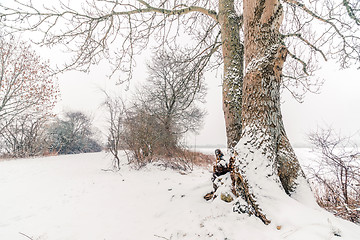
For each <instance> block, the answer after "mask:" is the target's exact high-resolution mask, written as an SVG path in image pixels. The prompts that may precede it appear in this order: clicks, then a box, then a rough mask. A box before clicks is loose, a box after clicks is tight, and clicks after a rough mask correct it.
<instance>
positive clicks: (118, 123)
mask: <svg viewBox="0 0 360 240" xmlns="http://www.w3.org/2000/svg"><path fill="white" fill-rule="evenodd" d="M103 92H104V94H105V95H106V99H105V102H104V103H103V104H104V106H105V108H106V109H107V113H108V115H109V116H108V133H107V145H106V148H107V150H109V151H110V153H111V154H112V155H113V156H114V164H113V167H114V169H116V170H120V158H119V150H120V149H122V150H124V151H126V150H127V149H126V145H125V141H124V123H125V119H126V117H127V115H126V114H127V109H126V106H125V103H124V101H123V100H122V99H121V98H120V97H116V98H114V97H110V96H109V94H108V93H106V92H105V91H103Z"/></svg>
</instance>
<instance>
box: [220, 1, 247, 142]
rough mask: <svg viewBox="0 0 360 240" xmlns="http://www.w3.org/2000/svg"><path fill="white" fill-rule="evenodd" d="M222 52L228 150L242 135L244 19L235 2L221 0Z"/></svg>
mask: <svg viewBox="0 0 360 240" xmlns="http://www.w3.org/2000/svg"><path fill="white" fill-rule="evenodd" d="M219 23H220V25H221V38H222V51H223V59H224V81H223V110H224V117H225V125H226V136H227V145H228V148H233V147H234V146H235V145H236V143H237V142H238V141H239V140H240V135H241V99H242V84H243V62H244V59H243V54H244V46H243V45H242V44H241V42H240V35H239V28H240V19H239V17H238V16H237V14H236V12H235V9H234V0H220V1H219Z"/></svg>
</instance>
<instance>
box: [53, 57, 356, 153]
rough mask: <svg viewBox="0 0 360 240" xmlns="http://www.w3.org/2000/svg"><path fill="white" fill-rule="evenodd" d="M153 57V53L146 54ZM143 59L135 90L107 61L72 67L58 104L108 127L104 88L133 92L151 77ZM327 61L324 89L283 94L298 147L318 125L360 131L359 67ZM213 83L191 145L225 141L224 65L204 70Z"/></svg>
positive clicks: (288, 128)
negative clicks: (84, 68)
mask: <svg viewBox="0 0 360 240" xmlns="http://www.w3.org/2000/svg"><path fill="white" fill-rule="evenodd" d="M142 59H148V60H150V56H148V55H145V56H142ZM141 62H142V61H141V60H140V62H138V67H137V69H136V71H135V75H134V78H133V80H132V81H131V82H130V90H129V91H128V92H126V91H124V88H125V86H124V85H120V86H117V85H116V84H115V83H116V80H115V79H108V78H107V77H106V72H108V71H107V70H108V69H107V67H106V65H101V64H100V65H99V66H95V67H93V68H92V70H91V72H90V73H89V74H86V73H82V72H76V71H71V72H67V73H65V74H62V75H60V76H59V85H60V90H61V101H60V102H59V103H58V105H57V107H56V111H57V112H61V111H62V110H83V111H85V112H86V113H88V114H91V115H92V116H93V118H94V123H95V125H96V126H97V127H98V128H99V129H102V130H103V129H105V122H104V121H105V119H104V116H105V115H104V112H103V109H101V107H100V105H101V102H102V101H103V100H104V96H103V94H102V93H101V91H100V89H105V90H107V91H110V92H113V93H117V94H119V95H123V96H125V98H126V96H129V95H131V92H132V90H133V89H134V88H135V86H137V85H139V83H140V82H141V81H143V80H144V79H146V68H145V67H144V64H142V63H141ZM328 65H329V66H326V65H325V66H323V68H322V70H320V71H319V72H318V76H321V77H323V78H324V79H326V81H325V84H324V86H323V87H322V88H321V93H320V94H312V93H308V94H307V95H306V97H305V99H304V102H303V103H298V102H297V101H296V100H294V99H293V98H292V97H291V96H290V94H289V93H287V92H284V93H283V96H282V100H283V104H282V113H283V118H284V124H285V128H286V131H287V134H288V136H289V138H290V141H291V143H292V144H293V145H294V146H295V147H299V146H306V145H308V142H307V134H308V133H309V132H311V131H315V130H316V129H317V128H318V127H333V128H334V129H335V130H337V131H340V132H341V133H342V134H344V135H351V134H355V138H357V139H359V138H360V134H359V132H358V131H359V130H360V94H359V90H360V70H356V69H347V70H341V71H340V70H338V69H337V68H336V67H335V66H334V65H332V64H328ZM205 79H206V83H207V86H208V94H207V97H206V100H207V102H206V104H205V105H204V107H205V108H206V110H207V112H208V114H207V116H206V119H205V125H204V127H203V129H202V130H201V132H200V133H199V135H197V136H194V135H188V136H187V143H188V144H189V145H194V144H196V145H197V146H200V145H215V146H216V145H225V143H226V137H225V125H224V119H223V113H222V100H221V98H222V96H221V71H219V72H218V73H216V72H210V73H206V75H205Z"/></svg>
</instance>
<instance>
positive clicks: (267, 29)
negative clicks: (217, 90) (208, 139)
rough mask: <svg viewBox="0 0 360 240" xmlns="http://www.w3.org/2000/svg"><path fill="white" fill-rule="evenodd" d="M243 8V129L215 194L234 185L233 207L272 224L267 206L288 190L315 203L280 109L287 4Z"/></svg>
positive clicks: (274, 0)
mask: <svg viewBox="0 0 360 240" xmlns="http://www.w3.org/2000/svg"><path fill="white" fill-rule="evenodd" d="M243 7H244V21H245V22H244V33H245V41H244V45H245V52H244V56H245V66H246V70H245V76H244V79H243V89H242V109H241V116H242V122H241V124H242V133H241V139H240V141H239V142H238V144H237V145H236V146H235V148H234V153H233V156H232V160H233V159H235V161H234V168H233V170H231V172H230V174H229V175H230V179H231V180H229V177H228V176H226V175H224V176H221V178H218V179H215V180H214V183H216V184H217V188H218V190H217V192H216V193H214V194H213V196H214V198H215V197H216V196H218V195H219V196H222V195H226V191H228V192H229V187H228V186H229V185H230V188H231V189H230V190H231V193H232V194H233V195H234V197H235V198H236V202H235V205H234V211H236V212H239V213H247V214H249V215H255V216H257V217H259V218H260V219H261V220H262V221H263V222H264V223H265V224H269V223H270V219H269V218H268V217H267V216H266V214H267V212H266V211H267V209H271V208H270V207H269V206H271V205H272V204H273V203H274V201H279V202H281V201H282V200H281V199H284V197H287V195H290V196H292V197H293V198H295V199H296V200H299V201H302V202H305V201H307V202H306V203H314V198H313V197H311V196H312V194H311V190H310V188H309V185H308V183H307V181H306V179H305V176H304V174H303V171H302V169H301V167H300V164H299V162H298V160H297V158H296V155H295V153H294V150H293V148H292V147H291V145H290V143H289V140H288V138H287V136H286V133H285V129H284V125H283V121H282V115H281V111H280V82H281V73H282V67H283V64H284V62H285V59H286V55H287V49H286V47H285V46H284V45H283V44H282V42H281V37H280V33H279V27H280V24H281V21H282V15H283V9H282V6H281V4H280V2H279V1H278V0H257V1H254V0H245V1H244V6H243ZM229 182H230V184H229ZM226 188H227V190H226ZM286 194H287V195H286ZM302 195H305V196H306V197H303V196H302ZM309 196H310V197H309ZM275 199H277V200H275ZM272 214H273V213H272ZM270 217H271V214H270Z"/></svg>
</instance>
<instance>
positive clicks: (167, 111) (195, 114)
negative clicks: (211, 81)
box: [138, 50, 206, 148]
mask: <svg viewBox="0 0 360 240" xmlns="http://www.w3.org/2000/svg"><path fill="white" fill-rule="evenodd" d="M187 56H188V55H187V54H186V53H181V52H180V51H179V50H178V51H177V52H175V51H160V52H158V53H157V54H155V55H154V56H153V58H152V62H151V63H149V64H148V70H149V77H148V79H147V81H146V82H145V84H144V86H143V87H142V88H141V89H140V92H139V94H138V99H140V101H141V103H140V104H141V105H142V106H143V107H144V108H145V109H146V110H147V111H148V112H149V113H150V114H151V115H153V116H154V117H156V118H157V119H158V120H159V121H160V122H161V123H162V124H163V129H165V136H164V137H165V138H166V139H167V141H166V145H168V146H169V147H170V148H175V147H176V146H177V144H178V141H177V140H178V139H179V138H181V137H182V136H183V134H184V133H186V132H188V131H192V132H196V131H197V130H198V129H199V128H200V127H201V126H202V122H203V117H204V115H205V111H204V110H202V109H201V108H200V107H198V106H197V104H199V103H200V102H203V101H204V96H205V94H206V88H205V86H204V82H203V78H202V74H201V72H199V69H198V67H197V66H196V63H194V62H192V61H191V59H187Z"/></svg>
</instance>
